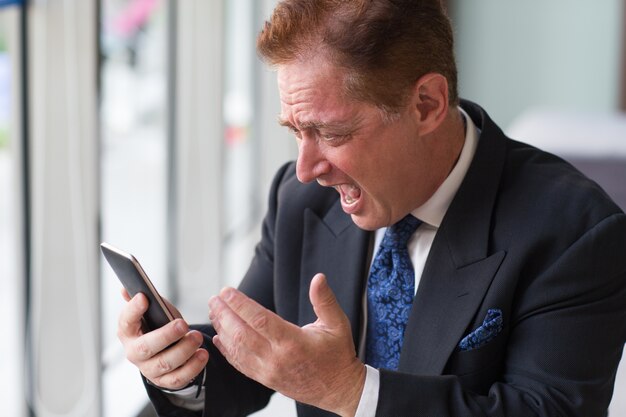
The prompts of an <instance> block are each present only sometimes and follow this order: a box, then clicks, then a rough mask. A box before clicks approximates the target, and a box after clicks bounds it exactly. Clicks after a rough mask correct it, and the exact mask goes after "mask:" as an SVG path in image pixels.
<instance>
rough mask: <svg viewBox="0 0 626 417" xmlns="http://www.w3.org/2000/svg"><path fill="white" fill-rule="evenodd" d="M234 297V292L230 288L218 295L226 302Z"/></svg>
mask: <svg viewBox="0 0 626 417" xmlns="http://www.w3.org/2000/svg"><path fill="white" fill-rule="evenodd" d="M234 295H235V290H234V289H232V288H225V289H224V290H222V294H220V297H221V298H222V300H224V301H226V302H228V301H230V300H232V299H233V296H234Z"/></svg>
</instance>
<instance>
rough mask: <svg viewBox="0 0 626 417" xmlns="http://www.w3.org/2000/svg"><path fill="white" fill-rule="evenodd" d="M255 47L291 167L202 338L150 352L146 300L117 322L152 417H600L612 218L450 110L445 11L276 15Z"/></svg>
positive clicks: (411, 7) (610, 358)
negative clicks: (273, 400)
mask: <svg viewBox="0 0 626 417" xmlns="http://www.w3.org/2000/svg"><path fill="white" fill-rule="evenodd" d="M257 46H258V51H259V53H260V54H261V56H263V57H264V59H265V60H266V61H267V62H268V63H269V64H271V65H272V66H274V67H275V68H276V70H277V73H278V88H279V91H280V98H281V114H280V123H281V124H282V125H284V126H286V127H288V128H289V129H291V130H292V131H293V132H294V134H295V136H296V138H297V141H298V146H299V155H298V160H297V162H296V163H295V164H287V165H286V166H284V167H283V168H281V170H280V171H279V172H278V174H277V175H276V178H275V180H274V183H273V185H272V188H271V192H270V199H269V210H268V213H267V216H266V218H265V220H264V223H263V236H262V240H261V242H260V243H259V244H258V246H257V249H256V253H255V257H254V259H253V261H252V264H251V266H250V269H249V271H248V273H247V274H246V276H245V277H244V279H243V281H242V283H241V285H240V287H239V289H238V290H235V289H232V288H226V289H224V290H223V291H222V292H221V293H220V295H219V296H216V297H212V298H211V299H210V300H209V308H210V313H209V318H210V320H211V323H212V324H211V325H210V326H209V325H207V326H199V327H197V328H196V330H192V331H189V328H188V326H187V324H186V323H185V322H184V321H182V320H176V321H174V322H172V323H170V324H168V325H166V326H164V327H163V328H161V329H158V330H156V331H153V332H151V333H147V334H143V333H142V331H141V325H140V318H141V315H142V314H143V312H144V311H145V309H146V307H147V303H146V300H145V298H144V297H142V296H137V297H135V298H133V299H132V300H130V301H129V303H128V304H127V306H126V307H125V309H124V310H123V311H122V314H121V316H120V329H119V335H120V339H121V341H122V343H123V344H124V345H125V348H126V352H127V356H128V358H129V359H130V360H131V361H132V362H133V363H135V364H136V365H137V367H138V368H139V369H140V371H141V373H142V374H143V376H144V377H145V378H146V381H147V384H146V385H147V387H148V393H149V395H150V397H151V399H152V400H153V402H154V404H155V406H156V408H157V410H158V411H159V413H160V415H164V416H192V415H204V416H235V415H237V416H238V415H246V414H249V413H251V412H253V411H255V410H257V409H260V408H262V407H263V406H265V404H266V403H267V401H268V400H269V397H270V395H271V394H272V393H273V392H274V391H278V392H281V393H283V394H285V395H286V396H288V397H291V398H293V399H295V400H296V401H297V402H298V406H297V407H298V415H299V416H325V415H333V413H335V414H338V415H341V416H354V415H357V416H379V417H391V416H427V417H443V416H476V415H484V416H530V415H537V416H557V415H562V416H584V417H593V416H604V415H606V410H607V407H608V404H609V402H610V399H611V395H612V391H613V383H614V378H615V372H616V368H617V364H618V362H619V360H620V357H621V353H622V349H623V346H624V341H625V340H626V324H625V323H626V256H625V255H626V216H625V215H624V213H623V212H621V210H620V209H619V208H618V207H617V206H616V205H615V204H614V203H613V202H612V201H611V200H610V199H609V198H608V197H607V196H606V195H605V193H604V192H603V191H602V190H601V189H600V188H599V187H598V186H597V185H596V184H595V183H593V182H591V181H589V180H588V179H586V178H585V177H584V176H583V175H582V174H580V173H579V172H578V171H576V170H575V169H574V168H572V167H571V166H570V165H568V164H567V163H565V162H564V161H562V160H560V159H559V158H557V157H555V156H552V155H549V154H547V153H544V152H542V151H540V150H537V149H535V148H532V147H530V146H528V145H525V144H522V143H519V142H515V141H513V140H510V139H508V138H506V137H505V136H504V135H503V133H502V132H501V131H500V129H499V128H498V127H497V126H496V125H495V124H494V123H493V122H492V121H491V120H490V119H489V117H488V116H487V114H486V113H485V112H484V111H483V110H482V109H481V108H480V107H478V106H477V105H475V104H473V103H470V102H465V101H463V102H460V101H459V99H458V97H457V88H456V69H455V65H454V57H453V53H452V34H451V29H450V24H449V21H448V19H447V18H446V16H445V14H444V13H443V11H442V9H441V6H440V4H439V2H438V1H436V0H422V1H415V0H406V1H391V0H354V1H341V2H338V1H331V0H328V1H325V0H287V1H284V2H282V3H280V4H279V5H278V6H277V8H276V9H275V11H274V13H273V15H272V18H271V20H270V21H269V22H268V23H267V24H266V26H265V28H264V29H263V31H262V32H261V34H260V35H259V38H258V45H257ZM385 228H386V230H385ZM403 234H404V238H402V239H404V241H401V240H402V239H401V238H399V237H398V236H400V235H403ZM407 240H408V242H407ZM385 254H388V255H389V256H390V257H389V258H385V257H384V256H387V255H385ZM396 282H398V283H399V284H398V286H397V287H393V288H392V287H390V286H392V285H395V284H396ZM407 299H408V302H407ZM207 352H208V354H207ZM365 363H366V364H367V365H365ZM191 380H193V382H192V383H191V385H190V384H189V381H191ZM181 389H182V390H181Z"/></svg>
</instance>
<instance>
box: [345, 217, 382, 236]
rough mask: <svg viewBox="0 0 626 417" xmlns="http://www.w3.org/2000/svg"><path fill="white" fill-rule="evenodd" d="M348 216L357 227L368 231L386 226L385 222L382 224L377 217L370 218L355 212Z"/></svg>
mask: <svg viewBox="0 0 626 417" xmlns="http://www.w3.org/2000/svg"><path fill="white" fill-rule="evenodd" d="M350 217H351V218H352V221H353V222H354V224H356V225H357V226H358V227H359V229H363V230H367V231H370V232H373V231H374V230H377V229H380V228H381V227H385V226H386V224H383V222H381V221H380V220H379V219H371V218H368V217H367V216H359V215H357V214H352V215H351V216H350Z"/></svg>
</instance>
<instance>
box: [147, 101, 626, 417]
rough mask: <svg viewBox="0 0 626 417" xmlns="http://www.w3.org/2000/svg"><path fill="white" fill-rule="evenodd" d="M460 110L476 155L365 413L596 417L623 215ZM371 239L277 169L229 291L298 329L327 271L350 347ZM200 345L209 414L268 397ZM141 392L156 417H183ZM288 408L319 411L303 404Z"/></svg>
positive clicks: (604, 399) (617, 330) (622, 329)
mask: <svg viewBox="0 0 626 417" xmlns="http://www.w3.org/2000/svg"><path fill="white" fill-rule="evenodd" d="M462 107H463V108H464V109H465V110H466V111H467V112H468V114H469V115H470V117H471V118H472V119H473V120H474V122H475V123H476V125H477V126H478V127H479V129H481V135H480V139H479V143H478V148H477V151H476V155H475V157H474V160H473V161H472V164H471V166H470V169H469V171H468V172H467V175H466V177H465V179H464V181H463V183H462V185H461V187H460V189H459V191H458V193H457V195H456V196H455V198H454V200H453V202H452V204H451V206H450V208H449V210H448V212H447V213H446V215H445V218H444V219H443V222H442V224H441V227H440V229H439V231H438V233H437V236H436V237H435V240H434V242H433V245H432V249H431V251H430V254H429V256H428V260H427V263H426V266H425V269H424V272H423V276H422V279H421V281H420V284H419V288H418V290H417V294H416V297H415V302H414V305H413V309H412V312H411V315H410V318H409V322H408V325H407V330H406V336H405V341H404V345H403V348H402V354H401V359H400V368H399V371H398V372H392V371H386V370H382V371H381V378H380V396H379V401H378V408H377V413H376V415H377V416H380V417H398V416H423V417H445V416H456V417H465V416H507V417H514V416H531V415H532V416H534V415H538V416H568V417H570V416H581V417H595V416H604V415H605V414H606V410H607V407H608V404H609V402H610V399H611V395H612V390H613V382H614V378H615V372H616V368H617V364H618V362H619V360H620V357H621V353H622V348H623V346H624V342H625V340H626V216H625V215H624V213H623V212H622V211H621V210H620V209H619V208H618V207H617V206H616V205H615V204H614V203H613V202H612V201H611V200H610V199H609V198H608V197H607V195H606V194H605V193H604V191H603V190H602V189H600V188H599V187H598V186H597V185H596V184H595V183H593V182H591V181H590V180H588V179H587V178H585V177H584V176H583V175H582V174H580V173H579V172H578V171H576V170H575V169H574V168H572V167H571V166H570V165H569V164H567V163H565V162H564V161H562V160H561V159H559V158H557V157H555V156H553V155H550V154H547V153H545V152H542V151H540V150H538V149H535V148H533V147H531V146H528V145H525V144H523V143H519V142H515V141H513V140H511V139H508V138H506V137H505V136H504V134H503V133H502V132H501V131H500V129H499V128H498V127H497V126H496V125H495V124H494V123H493V122H492V121H491V120H490V119H489V117H488V116H487V114H486V113H485V112H484V111H483V110H482V109H481V108H480V107H478V106H476V105H475V104H472V103H469V102H463V103H462ZM371 238H372V234H371V233H368V232H365V231H363V230H360V229H358V228H357V227H356V226H355V225H354V224H353V223H352V221H351V219H350V217H349V216H348V215H346V214H344V213H343V211H342V209H341V206H340V204H339V201H338V196H337V193H336V192H335V191H334V190H332V189H326V188H323V187H320V186H319V185H318V184H316V183H312V184H307V185H303V184H301V183H299V182H298V180H297V179H296V176H295V166H294V164H288V165H286V166H284V167H283V168H282V169H281V170H280V171H279V172H278V174H277V176H276V178H275V181H274V183H273V186H272V189H271V193H270V202H269V210H268V214H267V216H266V218H265V220H264V223H263V237H262V240H261V242H260V243H259V244H258V246H257V248H256V254H255V257H254V259H253V261H252V264H251V266H250V269H249V271H248V273H247V274H246V276H245V278H244V279H243V281H242V283H241V285H240V289H241V290H242V291H244V292H245V293H247V294H248V295H250V296H251V297H253V298H254V299H256V300H257V301H259V302H260V303H261V304H263V305H264V306H266V307H267V308H269V309H271V310H273V311H276V312H277V313H278V314H279V315H280V316H282V317H284V318H285V319H286V320H289V321H291V322H293V323H297V324H299V325H304V324H306V323H311V322H313V321H314V320H315V315H314V313H313V310H312V307H311V305H310V302H309V299H308V289H309V283H310V280H311V278H312V277H313V275H314V274H315V273H317V272H324V273H325V274H326V275H327V277H328V280H329V283H330V286H331V287H332V288H333V290H334V291H335V293H336V295H337V298H338V300H339V302H340V304H341V306H342V307H343V309H344V311H345V312H346V314H347V315H348V317H349V318H350V322H351V325H352V330H353V335H354V341H355V344H356V343H357V341H358V340H359V333H360V331H361V308H362V306H361V303H362V296H363V291H364V288H365V282H366V279H367V271H368V265H369V263H368V260H369V258H370V256H371V248H370V245H371ZM491 308H497V309H500V310H501V311H502V314H503V318H504V326H503V329H502V331H501V332H500V334H499V335H498V336H497V337H496V338H495V339H493V340H492V341H491V342H489V343H488V344H487V345H485V346H483V347H480V348H478V349H474V350H469V351H460V350H459V349H458V347H457V345H458V343H459V341H460V340H461V339H462V338H463V336H464V335H466V334H467V333H468V332H470V331H471V330H472V329H474V328H476V327H477V326H479V325H480V324H481V323H482V321H483V319H484V318H485V315H486V313H487V310H488V309H491ZM204 330H205V331H206V332H207V334H211V332H212V331H211V329H210V328H208V327H207V328H204ZM208 340H209V339H207V347H208V349H209V350H210V353H211V360H210V361H209V365H208V378H207V383H206V406H205V413H204V415H205V416H218V415H219V416H239V415H246V414H247V413H250V412H252V411H254V410H256V409H259V408H260V407H263V406H264V405H265V404H266V403H267V401H268V399H269V396H270V395H271V391H270V390H268V389H267V388H265V387H262V386H261V385H259V384H257V383H255V382H254V381H251V380H249V379H247V378H245V377H243V376H242V375H241V374H239V373H237V372H236V371H234V370H233V369H232V368H230V366H229V365H228V364H227V363H226V362H225V361H224V359H223V358H222V357H221V356H220V355H219V353H218V352H217V351H216V349H215V348H214V347H212V346H211V345H210V342H209V341H208ZM149 392H150V396H151V398H152V399H153V402H154V403H155V405H156V406H157V408H158V409H159V410H160V411H161V413H162V415H172V416H174V415H180V416H183V415H193V414H192V413H189V412H185V411H183V410H181V409H178V408H176V407H172V406H171V405H169V404H168V403H167V401H166V400H164V398H163V397H162V395H161V394H160V393H159V392H158V391H156V390H155V389H153V388H149ZM298 415H299V416H302V417H304V416H325V415H330V414H329V413H326V412H323V411H321V410H317V409H315V408H313V407H309V406H305V405H300V404H299V405H298Z"/></svg>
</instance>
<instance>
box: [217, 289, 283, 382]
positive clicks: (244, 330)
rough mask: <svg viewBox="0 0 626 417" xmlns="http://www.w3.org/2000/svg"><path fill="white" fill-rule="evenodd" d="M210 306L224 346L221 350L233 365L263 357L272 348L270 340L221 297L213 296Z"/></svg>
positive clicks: (221, 343)
mask: <svg viewBox="0 0 626 417" xmlns="http://www.w3.org/2000/svg"><path fill="white" fill-rule="evenodd" d="M209 306H210V308H211V313H210V315H209V318H210V319H211V324H212V325H213V328H214V329H215V331H216V332H217V334H218V335H219V340H220V345H221V346H222V348H223V349H220V351H222V353H224V354H225V355H224V356H226V358H227V359H228V360H229V362H231V363H232V364H233V365H236V366H237V364H239V363H242V364H243V363H252V362H253V361H254V360H255V359H254V358H256V357H263V355H264V352H267V351H268V350H270V349H271V347H270V341H269V340H268V339H267V338H265V337H264V336H263V335H261V333H259V332H257V331H256V330H255V329H254V328H252V327H251V326H249V325H248V323H246V322H245V321H244V320H243V319H242V318H241V317H240V316H239V315H238V314H237V313H235V312H234V311H233V310H232V309H231V308H230V307H229V306H228V304H226V302H224V300H222V299H221V298H220V297H212V298H211V299H210V300H209ZM218 348H219V347H218ZM240 370H241V369H240Z"/></svg>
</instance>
